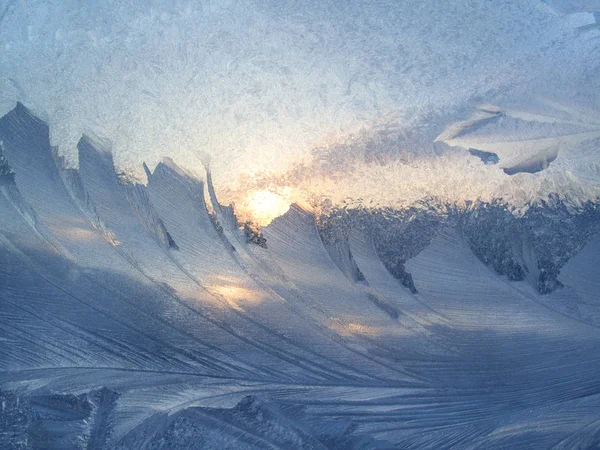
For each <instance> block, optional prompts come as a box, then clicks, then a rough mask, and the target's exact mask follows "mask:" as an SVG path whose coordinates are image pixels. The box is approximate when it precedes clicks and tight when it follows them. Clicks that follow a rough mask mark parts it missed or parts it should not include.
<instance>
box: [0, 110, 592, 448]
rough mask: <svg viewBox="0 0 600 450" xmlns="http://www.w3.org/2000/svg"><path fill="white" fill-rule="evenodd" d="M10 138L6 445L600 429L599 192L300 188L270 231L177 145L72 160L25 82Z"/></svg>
mask: <svg viewBox="0 0 600 450" xmlns="http://www.w3.org/2000/svg"><path fill="white" fill-rule="evenodd" d="M0 139H1V140H2V142H3V143H2V159H1V161H2V166H1V167H2V174H3V178H2V180H3V181H2V184H1V185H0V212H1V214H0V389H1V390H0V401H1V408H2V410H1V411H2V413H1V414H0V447H2V448H87V449H105V448H120V449H150V448H152V449H161V448H165V449H166V448H169V449H176V448H181V449H184V448H186V449H187V448H232V449H233V448H269V449H272V448H315V449H319V448H330V449H348V448H356V449H376V448H377V449H380V448H449V447H452V448H553V447H555V448H567V449H568V448H593V447H594V445H597V443H598V436H599V435H598V431H599V429H598V421H599V420H600V384H599V381H598V377H597V374H598V371H599V370H600V363H599V361H600V359H599V357H598V356H599V355H598V349H599V348H600V337H599V336H600V335H599V334H598V327H599V326H600V298H599V297H598V289H597V287H596V285H597V280H598V275H599V274H598V273H597V272H598V261H597V259H598V245H599V244H598V235H597V233H596V234H594V230H595V228H594V226H597V219H595V217H596V216H594V214H595V212H594V211H595V210H590V211H588V213H587V214H588V215H587V216H586V215H585V214H584V213H582V212H581V211H571V212H569V210H568V208H567V206H565V204H564V203H560V202H559V203H557V204H556V205H555V204H546V205H543V207H539V208H538V209H536V208H531V209H530V210H529V211H528V214H530V215H529V216H528V215H525V216H523V217H522V218H521V219H518V218H517V217H516V216H514V215H513V214H511V213H510V212H508V211H502V210H492V211H491V212H489V213H485V214H484V213H481V216H479V215H475V210H472V211H471V212H469V213H468V214H467V213H464V212H461V213H460V214H459V216H458V217H459V218H460V220H458V219H456V218H453V216H451V215H449V214H448V211H445V210H443V209H439V210H435V209H430V210H428V209H422V210H419V209H414V210H410V211H408V212H406V211H404V212H402V213H401V214H400V213H398V214H396V215H395V214H393V213H392V211H388V213H386V214H379V215H377V214H376V212H372V214H374V215H375V219H373V221H372V222H371V225H369V226H360V224H361V222H360V221H357V222H348V221H336V220H333V221H332V222H331V223H330V225H331V226H330V227H329V228H324V227H323V222H321V221H319V225H317V220H316V219H317V218H316V217H315V215H314V213H313V212H312V211H311V210H310V209H309V208H308V207H305V206H298V205H293V206H292V207H291V208H290V210H289V211H288V212H287V213H286V214H285V215H283V216H281V217H279V218H277V219H275V220H274V221H273V222H272V223H271V224H270V225H269V226H267V227H265V228H264V229H263V230H262V232H263V236H264V237H265V238H266V240H267V245H266V247H264V246H263V247H261V246H259V245H255V244H253V243H251V242H247V239H246V236H245V235H244V233H243V232H242V231H241V230H240V229H238V226H237V224H236V221H235V217H234V216H233V213H232V210H231V209H230V208H228V207H224V206H222V205H220V204H219V203H218V200H217V197H216V195H215V191H214V189H213V188H212V186H208V187H207V186H206V185H205V181H203V180H202V179H199V178H197V177H195V176H193V175H192V174H189V173H187V172H186V171H185V170H183V169H181V168H179V167H178V166H177V165H175V164H174V163H173V162H172V161H171V160H165V161H163V162H162V163H160V164H159V165H157V166H156V167H155V168H154V169H152V170H150V169H148V184H147V185H141V184H135V183H132V182H131V181H130V180H128V179H124V178H123V177H120V176H119V175H117V173H116V172H115V169H114V167H113V166H114V161H113V159H112V154H111V152H110V151H108V150H107V149H106V147H105V146H104V145H103V143H102V142H100V141H97V140H95V139H93V138H90V137H84V138H82V139H81V140H80V141H79V142H78V150H79V162H80V163H79V169H77V170H74V169H68V168H65V167H64V166H63V160H62V159H61V158H60V157H59V156H58V155H57V154H56V152H55V151H53V149H52V148H51V146H50V141H49V130H48V127H47V125H46V124H45V123H44V122H43V121H41V120H39V119H38V118H36V117H35V116H34V115H32V114H31V113H30V112H29V111H28V110H27V109H26V108H25V107H24V106H22V105H19V106H18V107H17V108H16V109H15V110H13V111H12V112H10V113H9V114H7V115H6V116H4V117H3V118H2V119H0ZM479 164H481V163H480V162H479ZM207 180H208V181H209V182H210V181H211V177H207ZM561 205H562V206H561ZM430 206H432V207H433V204H431V205H430ZM482 207H483V206H482ZM488 207H490V208H491V206H489V205H488ZM561 207H562V208H563V209H560V208H561ZM494 211H496V212H494ZM536 211H537V212H536ZM402 214H409V216H410V214H412V215H413V216H414V217H412V218H411V217H408V216H402ZM469 214H473V216H469ZM535 214H541V216H540V217H538V216H536V215H535ZM518 220H521V221H522V222H518V223H520V224H521V225H519V226H521V227H523V228H522V229H519V230H520V231H518V232H517V233H515V238H518V239H521V240H523V241H527V244H526V245H525V244H524V243H523V242H520V245H521V247H519V248H515V247H513V246H511V245H508V246H507V245H503V243H504V241H505V239H504V235H503V234H502V233H501V232H500V230H501V229H503V227H509V228H510V227H512V226H516V225H515V223H517V222H515V221H518ZM411 224H412V225H411ZM493 224H495V225H494V226H495V227H496V228H494V226H492V225H493ZM557 224H559V225H557ZM561 226H562V228H561ZM486 227H487V228H486ZM527 227H529V228H527ZM485 229H489V230H491V231H490V233H491V234H492V235H491V236H488V237H486V236H485V233H483V231H484V230H485ZM528 230H529V231H528ZM519 233H520V234H519ZM528 233H529V234H528ZM561 233H562V234H561ZM586 233H587V234H586ZM387 247H389V249H388V250H390V251H388V252H386V251H385V250H386V248H387ZM392 248H396V249H397V251H396V252H394V251H392V250H391V249H392ZM517 250H518V251H517ZM512 252H514V253H512ZM492 256H498V259H497V260H493V259H486V258H490V257H492ZM505 258H515V260H516V261H517V263H519V264H523V267H528V268H531V267H537V269H538V271H539V272H541V271H542V270H544V269H545V268H546V267H550V266H546V265H544V264H551V263H552V264H554V266H552V267H555V268H556V269H557V270H560V272H559V274H558V275H557V277H558V278H557V280H558V281H560V283H561V284H562V287H559V288H555V289H554V291H553V292H552V293H550V294H547V295H541V294H540V293H539V292H538V286H537V285H536V283H535V279H533V280H532V279H531V277H528V276H525V277H524V279H523V280H522V281H511V280H509V277H507V276H505V275H504V274H498V273H497V271H498V272H501V273H502V268H504V267H505V263H506V261H507V260H506V259H505ZM519 258H520V259H519ZM542 258H550V260H551V261H549V262H545V263H544V264H542V263H540V261H542ZM560 258H563V259H560ZM390 261H392V262H393V261H395V262H399V263H401V264H402V267H401V268H402V271H403V273H408V274H410V279H411V281H412V283H413V285H414V288H415V289H413V291H414V292H411V290H410V289H408V288H407V287H405V286H403V285H402V284H401V283H400V282H399V280H398V279H397V278H395V276H398V273H396V272H394V270H390ZM484 262H485V263H489V265H486V264H485V263H484ZM536 263H537V264H536ZM532 264H534V265H533V266H532ZM386 265H387V266H388V267H387V268H386ZM494 269H495V270H494ZM523 270H524V269H523ZM536 274H537V276H539V273H538V272H536ZM534 275H535V274H534Z"/></svg>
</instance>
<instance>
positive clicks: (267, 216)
mask: <svg viewBox="0 0 600 450" xmlns="http://www.w3.org/2000/svg"><path fill="white" fill-rule="evenodd" d="M291 203H292V202H291V192H290V189H289V188H282V189H277V190H276V191H275V190H270V189H263V190H256V191H251V192H250V193H249V195H248V197H247V199H246V201H245V202H244V205H243V209H244V210H245V212H246V213H247V215H248V216H250V218H251V219H252V220H253V221H254V222H256V223H257V224H258V225H261V226H266V225H268V224H270V223H271V222H272V221H273V219H275V218H276V217H279V216H281V215H283V214H285V213H286V212H287V210H288V209H290V204H291Z"/></svg>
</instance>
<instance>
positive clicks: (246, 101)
mask: <svg viewBox="0 0 600 450" xmlns="http://www.w3.org/2000/svg"><path fill="white" fill-rule="evenodd" d="M598 10H599V7H598V5H597V2H584V1H581V2H576V1H572V2H571V1H562V0H556V1H554V0H552V1H548V2H542V1H540V0H524V1H520V2H518V3H515V2H514V1H512V0H503V1H496V2H492V3H488V2H472V1H462V0H461V1H453V2H443V3H442V2H439V1H435V0H427V1H421V2H418V4H414V3H408V2H398V1H395V0H386V1H378V2H371V1H358V2H352V3H351V4H344V5H340V4H339V2H338V1H309V2H303V3H302V4H298V3H295V2H256V1H249V0H244V1H239V2H238V1H236V2H233V1H218V2H214V1H206V2H195V1H190V0H179V1H176V2H165V1H158V0H153V1H150V2H148V1H146V0H143V1H142V0H136V1H132V2H127V3H122V2H119V1H97V0H94V1H88V2H85V4H81V3H80V2H75V1H62V2H47V1H45V0H34V1H27V2H22V1H17V0H3V1H2V2H0V42H1V43H2V44H1V45H2V51H0V92H1V93H2V95H0V114H5V113H6V112H8V111H9V110H11V109H12V108H13V107H14V105H15V102H16V101H21V102H24V103H26V104H27V105H28V106H29V107H30V108H31V109H32V110H33V111H35V112H36V113H37V114H38V115H40V116H41V117H43V118H44V119H46V120H47V122H48V123H49V125H50V140H51V143H52V145H54V146H57V147H58V152H59V154H61V155H65V156H66V161H67V162H68V163H69V164H70V165H72V166H76V165H77V160H78V152H77V143H78V142H79V139H80V137H81V135H82V134H84V133H85V134H88V135H96V136H101V137H103V138H106V139H109V140H110V141H111V142H112V143H113V150H114V158H115V162H116V163H117V166H118V167H119V170H122V171H124V172H126V173H127V174H129V175H130V176H134V177H136V178H139V179H142V180H143V179H144V172H143V170H142V169H141V162H142V161H146V162H147V163H148V165H149V166H150V167H154V166H155V165H156V164H157V163H158V162H159V161H160V160H162V158H163V157H165V156H168V157H171V158H173V159H174V160H175V161H176V162H178V163H179V164H180V165H183V166H185V167H186V168H188V169H189V170H191V171H194V172H196V174H198V173H199V172H202V167H201V163H200V160H199V158H198V155H199V153H207V154H210V155H211V156H212V166H213V173H214V177H215V185H216V189H217V190H218V191H219V192H220V194H221V198H222V199H223V200H224V201H226V203H229V201H231V200H235V201H236V202H237V203H238V204H241V203H242V202H243V200H245V197H246V195H247V187H248V186H246V185H245V181H244V180H245V178H244V177H243V175H246V176H248V175H253V174H256V173H261V174H262V176H267V175H269V174H272V173H273V171H275V172H277V173H280V172H282V171H289V172H290V175H289V178H290V180H288V181H289V183H290V184H292V185H293V186H295V185H296V184H298V183H300V180H298V179H296V178H295V177H294V176H293V175H294V174H295V173H297V170H298V169H297V167H298V164H308V165H309V167H310V171H309V174H310V172H314V171H315V169H318V168H319V163H320V161H319V159H318V156H319V152H317V154H314V153H313V152H312V150H313V149H320V148H323V147H325V148H328V147H330V146H332V145H334V144H335V145H342V146H343V147H344V150H343V151H344V152H353V151H356V150H357V149H360V148H362V147H363V145H365V144H367V145H368V146H369V147H375V148H377V146H378V144H381V143H382V141H385V139H386V137H387V136H388V135H389V134H390V133H392V134H393V133H394V132H395V131H394V130H396V129H398V128H400V129H402V130H403V133H404V135H405V138H406V139H405V141H406V142H405V141H404V140H400V142H396V143H395V145H384V146H383V150H381V149H380V153H381V154H379V156H380V157H381V158H375V159H369V158H367V159H368V160H367V162H368V163H369V164H364V161H360V160H358V161H353V160H351V161H349V162H348V167H347V169H346V171H345V173H342V174H339V173H338V174H335V173H334V174H331V173H329V172H326V173H324V174H322V175H324V176H323V177H319V176H317V177H315V179H312V180H308V182H307V183H305V184H302V183H300V186H299V188H300V189H299V191H300V192H295V195H297V196H298V197H300V199H301V200H306V199H307V197H308V196H310V194H315V193H316V194H318V195H331V196H332V198H331V200H332V201H335V202H337V203H339V202H341V201H342V200H347V199H348V198H349V197H351V200H352V201H354V202H357V203H361V204H368V202H369V201H370V200H373V201H374V202H377V203H379V204H381V205H382V206H389V205H390V204H391V205H392V206H398V205H397V203H399V202H400V200H399V199H402V202H403V203H411V202H412V201H414V198H413V197H417V199H418V198H420V197H422V196H423V195H425V196H427V195H430V194H432V193H435V194H436V195H439V196H441V197H444V198H448V199H450V200H453V201H454V200H459V201H460V200H464V199H469V200H475V199H477V198H480V197H483V199H484V200H487V201H490V200H491V198H490V197H493V196H494V195H495V196H496V197H499V196H501V197H503V198H507V199H513V198H515V199H516V201H518V202H523V197H528V198H535V197H539V196H542V197H543V196H544V195H546V194H547V192H548V191H550V190H551V188H552V187H555V186H563V185H567V184H575V185H578V181H579V179H578V178H577V179H575V180H572V179H570V178H569V176H570V175H568V174H565V173H564V172H565V171H566V172H568V173H571V172H573V173H574V174H575V176H576V177H580V178H581V177H582V178H583V179H584V181H590V177H591V180H592V181H593V182H594V183H595V185H596V186H597V184H598V172H597V167H596V168H593V167H592V168H591V167H589V164H588V163H589V162H590V161H592V160H597V159H598V152H597V147H598V146H597V144H596V145H595V147H594V150H591V151H588V153H589V154H588V157H584V158H579V157H576V158H573V160H571V159H570V156H569V154H568V149H567V148H565V149H564V151H562V150H561V154H560V155H559V156H558V159H557V160H556V161H555V162H554V163H551V165H550V167H551V168H552V169H554V168H555V166H557V165H559V163H560V164H563V163H564V167H562V169H563V170H560V171H558V172H557V173H553V174H552V175H546V176H544V177H536V178H534V182H533V183H532V184H531V185H530V184H529V183H527V182H525V181H523V180H519V179H513V180H510V181H507V180H506V178H507V177H504V176H503V175H504V173H503V172H502V170H500V167H485V168H482V167H479V165H476V164H474V163H473V162H470V158H468V157H467V156H466V155H462V156H457V155H452V156H447V157H445V158H441V159H439V160H438V159H437V158H430V157H428V156H430V149H429V148H428V146H427V145H426V144H427V143H428V142H430V140H431V139H433V138H434V137H435V136H436V135H438V134H439V133H440V132H441V131H442V130H443V129H444V127H445V126H446V125H448V124H449V123H451V122H453V121H459V120H464V119H465V117H468V115H469V111H470V110H471V109H472V108H474V107H476V106H477V105H481V104H482V103H483V104H487V103H492V104H493V105H497V106H499V107H504V103H506V102H507V101H509V100H514V99H518V100H521V101H520V102H517V103H520V104H518V105H517V106H514V108H513V109H518V110H522V109H523V108H526V107H528V106H530V105H529V104H530V102H529V101H528V100H527V99H526V97H527V96H532V95H540V96H543V97H545V98H550V99H554V100H558V102H568V103H573V104H575V105H576V106H575V107H576V108H581V107H586V108H587V107H591V108H592V109H594V108H595V111H596V112H595V115H596V119H595V121H596V122H595V124H596V128H594V129H593V130H589V129H587V128H586V130H585V132H586V133H587V132H592V131H595V132H597V131H598V128H597V116H598V113H597V108H598V106H597V100H598V96H597V93H598V90H599V85H598V80H599V77H598V71H599V65H598V63H599V59H598V55H599V52H598V50H599V48H598V46H599V45H600V39H598V33H600V29H598V28H597V27H595V25H597V23H596V16H595V15H594V14H597V13H598ZM525 94H527V95H525ZM503 111H504V110H503ZM533 114H537V115H538V116H539V115H540V114H542V115H543V113H541V112H540V111H539V110H536V111H533ZM492 115H493V114H492ZM584 116H587V113H585V112H583V113H582V114H581V115H580V117H578V118H577V121H578V122H582V121H584V119H585V117H584ZM492 118H493V117H492ZM588 118H590V120H591V116H589V117H588ZM569 120H571V119H569ZM571 122H572V120H571ZM382 124H383V125H382ZM571 125H572V126H573V127H574V126H575V125H577V124H571ZM580 125H581V124H580ZM587 125H590V124H589V123H588V124H587ZM561 127H562V128H561V129H563V128H565V126H563V125H561ZM577 127H579V128H581V127H580V126H579V125H577ZM588 128H589V127H588ZM524 131H525V135H521V136H520V138H521V139H523V138H525V139H529V138H528V137H527V133H528V131H527V130H524ZM564 131H565V132H566V133H571V132H572V133H580V132H583V131H584V130H582V129H577V130H570V131H569V130H564ZM364 133H366V134H367V135H370V136H372V139H371V142H365V140H364V139H362V138H361V136H362V135H363V134H364ZM511 136H512V132H511V130H510V129H509V130H504V131H502V133H501V136H500V139H499V140H496V141H494V142H496V143H498V142H501V141H502V142H504V141H506V140H507V139H508V138H509V137H511ZM590 136H591V135H590ZM596 136H597V135H596ZM548 137H551V136H548ZM578 142H579V141H578ZM572 143H573V142H572V139H567V140H566V141H565V142H561V145H562V146H568V144H569V145H570V144H572ZM402 148H413V149H417V150H418V151H417V156H419V158H417V159H418V161H415V162H414V163H413V164H412V165H411V166H410V167H406V166H401V167H398V166H397V165H394V164H391V167H390V168H389V170H387V171H383V172H384V174H385V175H384V177H385V178H384V180H385V182H386V183H387V184H389V185H390V189H386V190H381V189H379V183H378V181H380V180H381V178H382V174H381V172H382V171H381V170H380V165H381V163H382V162H383V163H384V164H385V163H387V161H388V158H392V159H393V158H394V157H395V156H396V153H397V151H398V150H399V149H402ZM525 150H526V151H525V152H524V154H523V155H521V154H519V155H514V154H511V156H510V158H508V159H507V155H506V152H504V153H503V155H501V159H502V161H501V164H502V168H508V169H510V168H514V167H517V168H519V164H525V165H526V166H527V167H528V166H531V165H532V164H533V165H536V164H538V163H539V161H537V160H535V161H530V160H529V159H528V158H529V156H527V155H530V154H531V151H533V150H531V151H530V149H525ZM376 153H378V152H376ZM536 155H538V153H536ZM334 156H335V155H334ZM550 159H552V158H551V157H549V156H548V155H547V156H545V157H543V158H542V160H543V161H546V162H547V161H549V160H550ZM232 161H235V164H232ZM543 161H542V162H541V166H543V165H544V162H543ZM374 162H375V163H376V164H373V163H374ZM573 165H574V166H575V168H576V170H574V169H573V168H572V166H573ZM538 166H539V164H538ZM527 167H524V168H523V167H521V168H520V169H519V170H520V171H522V170H526V169H527ZM536 167H537V166H536ZM529 170H531V169H529ZM584 172H585V173H584ZM317 175H319V174H317ZM332 175H336V176H335V178H334V179H333V180H332V179H331V178H332V177H331V176H332ZM304 178H306V174H305V175H304V177H303V178H302V179H304ZM335 180H337V182H336V181H335ZM398 180H403V181H402V182H400V181H398ZM432 180H434V182H433V183H432V182H431V181H432ZM267 185H268V183H267ZM351 186H360V191H359V190H356V189H354V190H353V189H351V188H350V187H351ZM306 191H309V192H306ZM314 191H316V192H314ZM331 191H334V193H333V194H332V193H331ZM578 195H579V196H580V197H584V198H589V197H590V196H592V197H593V196H596V195H597V192H588V191H585V190H584V192H579V193H578ZM359 199H360V200H359ZM295 200H297V199H295Z"/></svg>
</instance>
